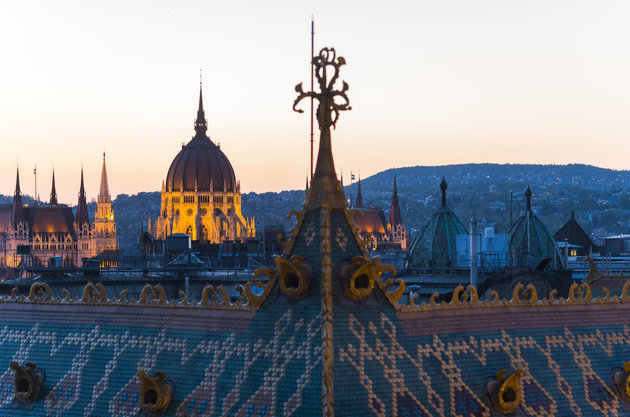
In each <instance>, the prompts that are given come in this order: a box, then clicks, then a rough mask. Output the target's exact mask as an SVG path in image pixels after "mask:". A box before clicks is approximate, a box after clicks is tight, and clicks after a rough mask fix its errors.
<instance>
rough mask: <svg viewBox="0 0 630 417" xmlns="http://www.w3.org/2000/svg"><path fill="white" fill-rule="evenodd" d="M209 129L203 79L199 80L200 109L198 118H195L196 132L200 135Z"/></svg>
mask: <svg viewBox="0 0 630 417" xmlns="http://www.w3.org/2000/svg"><path fill="white" fill-rule="evenodd" d="M207 131H208V122H207V121H206V113H205V112H204V111H203V92H202V89H201V79H200V80H199V109H198V110H197V120H195V132H196V133H197V134H198V135H200V134H201V135H205V134H206V132H207Z"/></svg>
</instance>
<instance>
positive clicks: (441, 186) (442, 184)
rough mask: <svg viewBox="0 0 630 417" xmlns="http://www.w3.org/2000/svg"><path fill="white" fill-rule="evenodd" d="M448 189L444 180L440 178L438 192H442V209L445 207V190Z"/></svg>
mask: <svg viewBox="0 0 630 417" xmlns="http://www.w3.org/2000/svg"><path fill="white" fill-rule="evenodd" d="M447 188H448V184H447V183H446V178H444V177H442V182H441V183H440V190H442V207H446V189H447Z"/></svg>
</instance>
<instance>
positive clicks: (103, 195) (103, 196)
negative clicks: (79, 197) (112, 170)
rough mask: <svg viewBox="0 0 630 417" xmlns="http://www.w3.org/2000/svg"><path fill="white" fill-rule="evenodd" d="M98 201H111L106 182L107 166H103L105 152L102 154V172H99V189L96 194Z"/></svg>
mask: <svg viewBox="0 0 630 417" xmlns="http://www.w3.org/2000/svg"><path fill="white" fill-rule="evenodd" d="M98 201H99V202H105V201H107V202H109V201H111V196H110V194H109V182H108V181H107V165H106V164H105V152H103V170H102V171H101V189H100V191H99V193H98Z"/></svg>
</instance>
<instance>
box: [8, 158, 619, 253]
mask: <svg viewBox="0 0 630 417" xmlns="http://www.w3.org/2000/svg"><path fill="white" fill-rule="evenodd" d="M394 175H396V179H397V183H398V194H399V199H400V206H401V212H402V217H403V221H404V222H405V223H406V224H408V225H409V227H410V229H411V230H412V232H413V231H414V230H417V229H418V228H419V227H420V226H421V225H422V224H423V222H425V221H426V220H427V219H428V218H429V217H430V216H431V214H432V213H433V211H435V210H436V209H437V208H438V206H439V204H440V188H439V183H440V181H441V180H442V177H445V178H446V181H447V182H448V184H449V187H448V192H447V203H448V205H449V207H451V209H452V210H453V211H455V213H456V214H457V216H458V217H459V218H460V219H461V220H462V221H463V222H464V224H468V223H469V221H470V217H471V215H472V214H473V212H475V213H476V214H477V217H478V218H479V220H480V222H481V223H482V226H485V225H488V226H490V225H496V227H497V230H498V232H499V233H505V232H506V231H507V229H508V226H509V223H510V191H511V192H512V195H513V200H512V217H513V219H514V220H516V219H517V218H518V216H520V215H521V214H522V212H523V210H524V209H525V196H524V193H525V189H526V188H527V186H528V185H529V186H530V187H531V189H532V192H533V193H534V197H533V199H532V206H533V210H534V211H535V212H536V214H537V215H538V216H539V217H540V218H541V219H542V220H543V222H545V224H546V225H547V227H548V228H549V229H550V230H551V231H552V232H555V231H556V230H558V229H559V228H560V227H561V226H562V225H563V224H564V223H565V222H566V221H567V220H568V219H569V216H570V213H571V210H575V212H576V218H577V220H578V221H579V222H580V224H582V226H583V227H584V229H585V230H586V231H587V232H591V233H592V234H593V236H594V238H598V237H601V236H605V235H607V234H613V233H615V234H616V233H622V232H624V233H628V232H630V171H626V170H623V171H617V170H611V169H605V168H598V167H594V166H591V165H580V164H572V165H524V164H459V165H443V166H416V167H406V168H397V169H395V170H394V169H390V170H387V171H383V172H380V173H378V174H376V175H373V176H371V177H368V178H365V179H362V180H361V188H362V192H363V202H364V205H366V206H376V207H384V208H385V210H386V212H388V211H389V205H390V199H391V193H392V186H393V181H394ZM345 182H346V183H347V178H346V179H345ZM356 190H357V188H356V184H354V185H353V186H352V191H353V194H354V195H355V196H356ZM344 191H345V192H346V195H348V196H350V185H346V187H345V189H344ZM11 200H12V198H11V197H6V196H0V203H3V204H8V203H10V202H11ZM303 201H304V190H293V191H282V192H279V193H273V192H267V193H254V192H250V193H245V194H243V196H242V206H243V215H244V216H250V217H251V216H253V217H255V218H256V226H257V228H258V229H259V230H260V229H261V228H262V227H263V225H265V224H283V225H285V227H286V228H289V227H290V226H291V225H292V221H293V220H287V219H286V215H287V214H288V213H289V212H290V211H291V210H298V209H299V208H300V207H301V205H302V202H303ZM113 206H114V211H115V215H116V222H117V226H118V234H119V240H120V244H121V246H122V247H124V248H127V247H129V246H131V245H132V244H134V243H135V242H137V241H138V236H139V233H140V228H141V226H143V225H144V226H145V227H146V222H147V219H148V218H149V216H151V218H152V221H155V218H156V216H157V215H158V213H159V210H160V193H159V192H142V193H139V194H136V195H126V194H120V195H118V196H117V197H116V199H115V200H114V201H113ZM88 209H89V211H90V215H91V216H92V218H93V215H94V210H95V209H96V203H90V204H89V205H88Z"/></svg>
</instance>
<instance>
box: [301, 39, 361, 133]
mask: <svg viewBox="0 0 630 417" xmlns="http://www.w3.org/2000/svg"><path fill="white" fill-rule="evenodd" d="M345 64H346V60H345V59H344V58H343V57H342V56H340V57H337V54H336V52H335V48H322V50H321V51H320V52H319V55H317V56H314V57H313V65H314V66H315V77H316V78H317V83H318V84H319V89H320V92H319V93H316V92H315V91H308V92H306V93H305V92H304V90H303V89H302V83H299V84H298V85H296V86H295V91H297V92H298V93H299V95H298V97H297V98H296V99H295V101H294V102H293V110H295V111H296V112H298V113H304V111H303V110H302V109H298V108H296V106H297V105H298V103H299V102H300V101H302V99H304V98H306V97H310V98H314V99H316V100H317V101H319V105H318V106H317V122H318V123H319V129H320V130H324V129H328V128H330V127H331V126H332V127H333V128H334V127H335V125H336V124H337V120H338V119H339V112H341V111H345V110H352V107H350V99H349V98H348V96H347V95H346V92H347V91H348V88H349V87H348V83H346V82H345V81H343V84H342V89H341V91H339V90H336V91H335V90H334V86H335V83H336V82H337V79H338V78H339V68H340V67H341V66H342V65H345ZM329 68H330V69H332V76H331V77H330V79H329V78H328V75H329V73H328V72H329ZM336 97H339V98H340V99H341V102H340V103H338V102H335V98H336Z"/></svg>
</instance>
